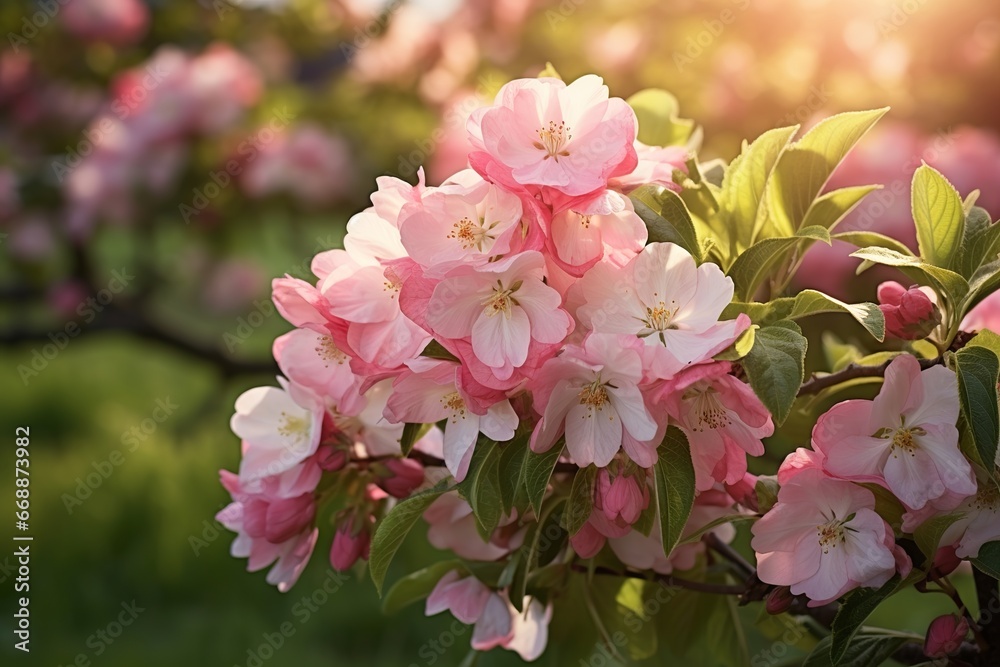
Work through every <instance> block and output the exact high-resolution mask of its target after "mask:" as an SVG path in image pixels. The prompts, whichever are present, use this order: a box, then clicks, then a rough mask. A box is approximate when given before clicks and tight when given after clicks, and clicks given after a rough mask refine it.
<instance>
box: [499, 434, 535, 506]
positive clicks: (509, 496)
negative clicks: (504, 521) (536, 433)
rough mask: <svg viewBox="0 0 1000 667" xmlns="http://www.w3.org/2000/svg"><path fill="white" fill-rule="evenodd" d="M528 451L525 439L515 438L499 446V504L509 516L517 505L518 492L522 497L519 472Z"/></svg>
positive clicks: (522, 488)
mask: <svg viewBox="0 0 1000 667" xmlns="http://www.w3.org/2000/svg"><path fill="white" fill-rule="evenodd" d="M530 451H531V450H529V449H528V441H527V439H525V438H515V439H514V440H512V441H510V442H507V443H504V444H502V445H500V462H499V464H498V466H497V468H498V471H499V475H500V502H501V505H502V506H503V511H504V513H505V514H510V512H511V510H512V509H513V508H514V507H515V506H517V505H518V504H519V503H518V495H519V492H521V493H520V495H522V496H523V495H524V494H523V490H524V487H523V486H522V485H521V484H520V480H521V470H522V469H523V468H524V460H525V458H526V457H527V456H528V452H530ZM526 501H527V499H526V498H524V502H526ZM522 507H523V506H522Z"/></svg>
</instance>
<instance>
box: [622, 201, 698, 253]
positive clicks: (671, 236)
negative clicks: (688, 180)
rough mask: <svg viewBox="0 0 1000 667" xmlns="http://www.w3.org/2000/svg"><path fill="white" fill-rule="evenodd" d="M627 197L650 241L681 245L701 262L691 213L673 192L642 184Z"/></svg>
mask: <svg viewBox="0 0 1000 667" xmlns="http://www.w3.org/2000/svg"><path fill="white" fill-rule="evenodd" d="M629 197H630V198H631V199H632V205H633V206H634V207H635V212H636V215H638V216H639V217H640V218H642V221H643V222H645V223H646V229H647V230H648V232H649V242H650V243H659V242H670V243H676V244H677V245H679V246H681V247H682V248H684V249H685V250H687V251H688V252H689V253H691V256H692V257H694V258H695V261H698V262H700V261H701V244H700V243H699V242H698V233H697V231H696V230H695V226H694V222H693V221H692V220H691V213H689V212H688V210H687V206H685V205H684V200H683V199H681V198H680V197H679V196H678V195H677V193H676V192H673V191H671V190H668V189H666V188H664V187H661V186H658V185H644V186H642V187H641V188H638V189H637V190H635V191H634V192H633V193H632V194H631V195H629Z"/></svg>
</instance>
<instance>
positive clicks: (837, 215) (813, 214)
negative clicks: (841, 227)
mask: <svg viewBox="0 0 1000 667" xmlns="http://www.w3.org/2000/svg"><path fill="white" fill-rule="evenodd" d="M881 189H882V186H881V185H857V186H854V187H849V188H840V189H839V190H833V191H832V192H827V193H826V194H824V195H822V196H820V197H818V198H817V199H816V201H814V202H813V205H812V206H811V207H810V208H809V211H808V212H807V213H806V217H805V219H803V221H802V226H803V227H809V226H810V225H814V226H817V227H822V228H824V229H833V228H834V227H836V226H837V225H838V224H840V221H841V220H843V219H844V217H845V216H846V215H847V214H848V213H850V212H851V211H853V210H854V209H855V207H857V205H858V204H860V203H861V200H862V199H864V198H865V197H867V196H868V194H869V193H870V192H872V191H873V190H881Z"/></svg>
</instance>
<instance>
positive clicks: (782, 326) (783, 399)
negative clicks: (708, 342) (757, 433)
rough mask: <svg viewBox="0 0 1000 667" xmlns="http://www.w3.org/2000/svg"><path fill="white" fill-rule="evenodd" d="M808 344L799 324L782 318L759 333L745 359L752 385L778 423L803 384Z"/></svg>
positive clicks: (744, 362)
mask: <svg viewBox="0 0 1000 667" xmlns="http://www.w3.org/2000/svg"><path fill="white" fill-rule="evenodd" d="M808 344H809V343H808V341H807V340H806V338H805V337H804V336H803V335H802V331H801V329H799V327H798V325H796V324H795V323H794V322H791V321H788V320H781V321H779V322H775V323H774V324H772V325H770V326H766V327H763V328H761V329H760V330H759V331H758V332H757V339H756V341H755V342H754V346H753V349H752V350H750V354H748V355H747V356H746V357H745V358H744V359H743V368H744V370H745V371H746V374H747V378H748V379H749V380H750V387H751V388H752V389H753V391H754V393H755V394H757V397H758V398H760V400H761V402H762V403H763V404H764V406H765V407H766V408H767V409H768V410H770V412H771V415H772V416H773V417H774V421H775V423H776V424H778V425H780V424H781V423H782V422H784V421H785V418H786V417H787V416H788V413H789V412H790V411H791V409H792V403H794V402H795V397H796V395H797V394H798V392H799V387H801V386H802V379H803V377H804V375H805V358H806V347H807V346H808Z"/></svg>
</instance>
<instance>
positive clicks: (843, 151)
mask: <svg viewBox="0 0 1000 667" xmlns="http://www.w3.org/2000/svg"><path fill="white" fill-rule="evenodd" d="M886 111H888V108H883V109H876V110H874V111H854V112H848V113H842V114H838V115H836V116H832V117H830V118H827V119H826V120H823V121H821V122H820V123H818V124H817V125H816V126H815V127H813V128H812V129H811V130H809V132H807V133H806V134H805V136H803V137H802V138H801V139H800V140H798V141H797V142H795V143H794V144H792V146H791V147H789V148H788V149H787V150H786V151H785V152H784V153H783V154H782V156H781V158H780V159H779V160H778V164H777V166H776V167H775V169H774V175H773V176H772V177H771V178H770V179H769V180H768V183H767V195H766V197H767V217H766V219H765V221H764V224H763V225H761V227H760V228H759V229H758V230H755V232H756V233H755V235H754V239H755V240H756V239H759V238H768V237H775V236H792V235H793V234H794V233H795V230H797V229H799V228H800V227H801V226H802V225H803V221H804V220H805V219H806V216H807V213H808V212H809V209H810V208H811V207H812V206H813V203H814V201H815V199H816V197H818V196H819V194H820V192H821V191H822V190H823V186H824V185H826V182H827V180H829V178H830V175H831V174H832V173H833V170H834V169H836V168H837V165H838V164H840V161H841V160H843V159H844V156H845V155H847V152H848V151H849V150H851V148H852V147H853V146H854V144H856V143H857V142H858V140H859V139H861V137H862V136H864V134H865V133H866V132H868V130H869V129H870V128H871V127H872V125H874V124H875V123H876V122H877V121H878V119H879V118H881V117H882V116H883V115H884V114H885V112H886Z"/></svg>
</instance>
